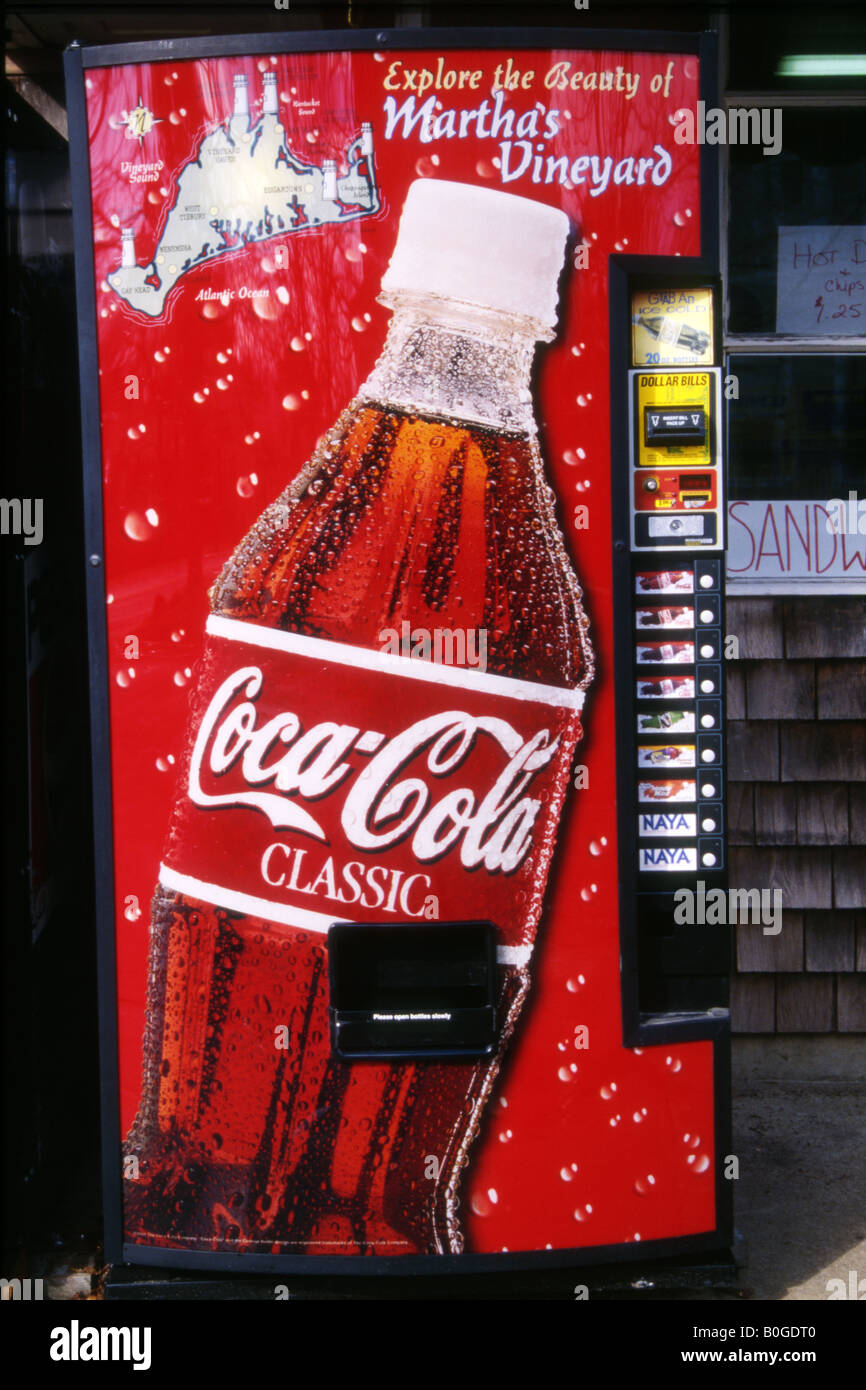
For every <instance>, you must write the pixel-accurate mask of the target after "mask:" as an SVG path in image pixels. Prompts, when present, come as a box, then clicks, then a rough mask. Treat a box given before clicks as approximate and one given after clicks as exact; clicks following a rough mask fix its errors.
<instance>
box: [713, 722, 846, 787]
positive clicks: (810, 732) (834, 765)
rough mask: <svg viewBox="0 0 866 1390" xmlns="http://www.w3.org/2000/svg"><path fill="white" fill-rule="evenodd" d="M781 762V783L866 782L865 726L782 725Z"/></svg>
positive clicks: (843, 724)
mask: <svg viewBox="0 0 866 1390" xmlns="http://www.w3.org/2000/svg"><path fill="white" fill-rule="evenodd" d="M735 727H736V726H735ZM761 727H766V728H770V727H771V726H769V725H764V726H761ZM781 759H782V770H781V780H782V781H783V782H856V781H863V780H866V723H862V722H860V721H859V720H857V721H856V722H842V721H840V722H839V723H826V724H812V723H809V724H806V723H793V724H782V725H781ZM739 780H741V781H745V780H746V779H745V778H740V779H739ZM768 780H771V779H768Z"/></svg>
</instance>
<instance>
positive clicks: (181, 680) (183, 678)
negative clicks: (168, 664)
mask: <svg viewBox="0 0 866 1390" xmlns="http://www.w3.org/2000/svg"><path fill="white" fill-rule="evenodd" d="M188 679H189V677H188V676H187V675H186V673H185V672H184V671H175V673H174V675H173V676H172V680H173V681H174V683H175V685H186V683H187V680H188Z"/></svg>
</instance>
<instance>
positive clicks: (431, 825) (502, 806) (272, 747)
mask: <svg viewBox="0 0 866 1390" xmlns="http://www.w3.org/2000/svg"><path fill="white" fill-rule="evenodd" d="M263 686H264V677H263V675H262V672H261V670H260V669H259V667H258V666H243V667H241V668H240V669H239V670H237V671H233V672H232V674H231V675H230V676H228V677H227V678H226V679H225V680H224V681H223V683H222V685H220V687H219V689H218V690H217V691H216V692H215V694H214V695H213V698H212V699H211V702H210V704H209V706H208V708H207V711H206V713H205V715H204V718H203V720H202V722H201V725H200V727H199V731H198V735H197V737H196V740H195V744H194V747H193V751H192V757H191V760H190V768H189V796H190V800H191V801H192V802H193V803H194V804H195V805H196V806H199V807H202V808H205V809H211V808H215V807H232V806H234V807H238V806H248V807H250V808H252V809H253V810H256V811H259V812H261V814H262V815H264V816H266V817H267V819H268V820H269V821H270V823H271V825H272V826H273V827H274V828H275V829H280V830H294V831H298V832H300V833H301V834H304V835H310V836H312V837H313V838H314V839H317V840H321V841H323V842H324V843H326V844H327V843H328V836H327V835H326V833H325V831H324V830H323V828H322V826H321V824H320V823H319V821H318V820H317V819H316V817H315V815H314V814H313V812H312V810H310V809H308V807H309V806H310V804H311V803H315V802H317V801H321V800H322V799H323V798H325V797H328V796H331V795H332V794H333V793H334V792H335V791H336V790H337V788H338V787H343V786H344V785H345V784H346V783H350V785H349V787H348V790H347V791H346V794H345V797H344V800H343V803H342V808H341V811H340V824H341V826H342V829H343V832H344V834H345V836H346V839H347V840H348V841H349V843H350V844H352V845H354V846H355V847H356V848H357V849H360V850H382V849H387V848H389V847H390V846H392V845H395V844H397V843H398V842H400V841H402V840H405V839H406V838H408V836H410V835H411V836H412V852H413V854H414V855H415V857H416V858H417V859H419V860H420V861H421V862H423V863H430V862H431V861H433V860H437V859H441V858H442V857H443V856H444V855H446V854H448V853H449V851H451V850H453V849H455V848H456V846H457V845H458V844H459V846H460V862H461V863H462V864H463V866H464V867H465V868H467V869H474V868H477V867H478V866H479V865H483V866H484V867H485V868H486V869H487V870H488V872H490V873H496V872H500V871H501V872H503V873H506V874H507V873H512V872H513V871H514V870H515V869H517V868H518V866H519V865H520V864H521V863H522V861H523V860H524V859H525V857H526V855H527V854H528V853H529V850H530V848H531V845H532V830H533V826H534V825H535V822H536V819H537V817H538V814H539V811H540V810H541V800H540V799H539V798H535V797H530V796H525V795H524V794H523V793H524V792H525V790H526V788H527V787H528V786H529V784H530V782H531V781H532V780H533V778H534V777H535V776H536V774H537V773H538V772H539V771H541V769H542V768H545V767H547V766H548V765H549V764H550V763H551V761H552V760H553V758H554V756H555V754H556V752H557V750H558V748H559V747H560V743H561V738H560V737H559V736H557V737H555V738H551V734H550V730H549V729H540V730H539V731H538V732H537V733H535V734H534V735H533V736H532V737H531V738H529V739H524V738H523V737H522V736H521V735H520V734H519V733H518V732H517V731H516V730H515V729H514V728H512V726H511V725H510V724H509V723H507V721H506V720H504V719H499V718H497V717H495V716H488V715H482V716H480V717H476V716H474V715H470V714H467V713H465V712H464V711H463V710H454V709H450V710H443V711H441V712H440V713H437V714H432V715H429V716H427V717H426V718H424V719H419V720H417V721H416V722H415V723H413V724H410V725H409V727H408V728H406V729H404V730H403V731H402V732H401V733H398V734H396V735H394V737H392V738H386V736H385V734H382V733H378V732H377V731H375V730H373V729H365V730H362V729H360V728H357V727H355V726H354V725H350V724H337V723H334V722H332V721H330V720H326V721H323V722H322V723H319V724H314V725H313V726H312V727H310V728H309V729H306V730H304V728H303V726H302V724H301V720H300V718H299V717H298V715H297V714H295V713H293V712H292V711H291V710H286V711H284V712H282V713H280V714H275V715H273V716H272V717H271V718H270V719H268V720H267V721H266V722H264V723H262V724H261V725H259V723H258V710H257V708H256V705H255V703H254V702H255V701H256V700H257V699H258V698H259V696H260V695H261V693H262V690H263ZM479 736H486V737H487V738H490V739H493V740H494V741H495V743H496V744H497V745H498V746H499V747H500V748H501V749H502V750H503V752H504V754H505V755H506V758H507V761H506V762H505V765H504V766H503V768H502V770H501V772H500V773H499V775H498V776H497V777H496V780H495V781H494V783H493V785H492V786H491V787H490V788H489V790H488V791H486V792H485V793H484V794H483V795H480V794H478V793H476V791H475V790H474V789H473V788H472V787H471V786H469V785H466V786H458V787H453V786H452V788H451V789H450V790H448V791H446V793H445V795H444V796H442V797H440V798H439V799H438V800H433V798H432V794H431V788H430V785H429V783H428V780H427V779H425V777H424V776H423V775H421V776H418V775H414V776H413V775H407V776H404V777H402V779H401V780H398V778H400V775H401V774H402V773H404V772H407V773H408V772H415V773H418V772H421V773H422V774H423V772H424V771H426V772H427V773H428V774H429V776H430V777H433V778H445V777H448V778H449V781H450V782H453V780H454V776H453V775H454V774H455V773H456V772H457V770H458V769H461V768H463V767H464V764H467V762H468V761H469V759H470V755H471V753H472V750H473V748H474V747H475V746H476V742H477V740H478V738H479ZM275 753H276V754H277V756H274V754H275ZM350 753H355V754H362V755H364V756H369V757H370V761H369V762H367V763H364V764H361V765H358V764H357V763H356V764H355V765H353V764H352V763H351V762H348V761H346V758H347V755H349V754H350ZM413 764H414V767H412V766H411V765H413ZM203 772H205V773H210V774H212V775H213V776H214V777H217V778H220V779H223V778H225V777H227V776H229V775H230V774H232V773H234V778H233V779H232V780H233V781H234V782H235V783H236V785H234V786H231V789H230V790H228V791H225V792H221V793H219V794H213V793H211V792H208V791H205V789H204V787H203V785H202V774H203ZM230 785H231V784H230ZM267 787H271V788H273V790H265V788H267ZM260 789H261V790H260ZM300 801H303V803H304V805H301V804H299V803H300Z"/></svg>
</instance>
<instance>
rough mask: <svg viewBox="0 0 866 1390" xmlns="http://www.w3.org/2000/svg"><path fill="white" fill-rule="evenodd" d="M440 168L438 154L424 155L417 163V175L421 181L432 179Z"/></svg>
mask: <svg viewBox="0 0 866 1390" xmlns="http://www.w3.org/2000/svg"><path fill="white" fill-rule="evenodd" d="M438 168H439V156H438V154H426V155H422V156H421V158H420V159H416V161H415V173H416V174H417V175H418V177H419V179H431V178H432V177H433V175H434V174H435V173H436V170H437V169H438Z"/></svg>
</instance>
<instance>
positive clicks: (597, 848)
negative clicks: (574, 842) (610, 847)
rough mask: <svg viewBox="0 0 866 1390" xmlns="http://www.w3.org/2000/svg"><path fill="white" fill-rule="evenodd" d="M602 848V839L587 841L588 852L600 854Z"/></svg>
mask: <svg viewBox="0 0 866 1390" xmlns="http://www.w3.org/2000/svg"><path fill="white" fill-rule="evenodd" d="M603 848H604V845H603V844H602V841H601V840H590V842H589V852H590V854H601V851H602V849H603Z"/></svg>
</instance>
